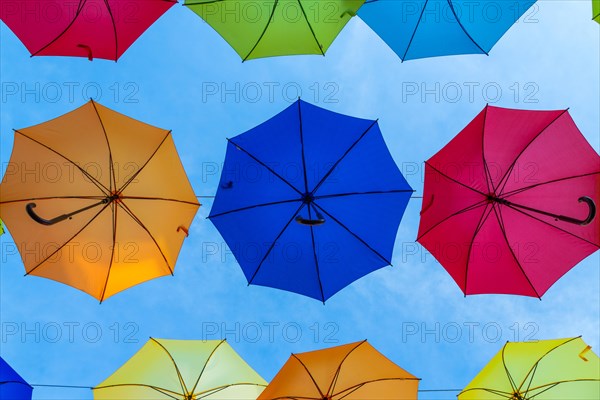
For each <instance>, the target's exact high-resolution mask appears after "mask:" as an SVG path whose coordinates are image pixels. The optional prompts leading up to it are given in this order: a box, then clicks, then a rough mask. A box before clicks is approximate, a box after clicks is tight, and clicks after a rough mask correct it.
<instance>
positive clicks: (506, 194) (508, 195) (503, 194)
mask: <svg viewBox="0 0 600 400" xmlns="http://www.w3.org/2000/svg"><path fill="white" fill-rule="evenodd" d="M598 174H600V171H595V172H588V173H586V174H580V175H572V176H566V177H564V178H557V179H552V180H550V181H545V182H540V183H536V184H533V185H530V186H526V187H522V188H520V189H515V190H511V191H510V192H505V193H502V198H504V199H506V198H508V197H510V196H513V195H515V194H519V193H521V192H525V191H527V190H530V189H534V188H536V187H538V186H543V185H549V184H551V183H556V182H562V181H567V180H570V179H578V178H586V177H588V176H592V175H598Z"/></svg>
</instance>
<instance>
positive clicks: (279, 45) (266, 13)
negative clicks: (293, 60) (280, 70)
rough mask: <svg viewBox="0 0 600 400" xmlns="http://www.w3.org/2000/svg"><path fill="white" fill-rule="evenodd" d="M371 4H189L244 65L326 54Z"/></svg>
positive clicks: (293, 0)
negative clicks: (260, 60)
mask: <svg viewBox="0 0 600 400" xmlns="http://www.w3.org/2000/svg"><path fill="white" fill-rule="evenodd" d="M364 2H365V0H329V1H315V0H265V1H260V2H254V1H247V0H223V1H214V0H186V1H185V3H184V5H186V6H188V7H189V8H190V10H192V11H194V12H195V13H196V14H198V15H199V16H200V17H202V19H204V20H205V21H206V22H207V23H208V24H209V25H210V26H212V27H213V29H214V30H216V31H217V32H218V33H219V34H220V35H221V36H222V37H223V38H224V39H225V40H226V41H227V42H228V43H229V44H230V45H231V47H233V49H234V50H235V51H236V53H238V54H239V56H240V57H241V58H242V60H243V61H246V60H250V59H254V58H263V57H273V56H284V55H292V54H320V55H325V52H326V51H327V49H328V48H329V46H330V45H331V43H332V42H333V40H334V39H335V38H336V36H337V35H338V34H339V33H340V31H341V30H342V29H343V28H344V26H345V25H346V24H347V23H348V21H349V20H350V18H352V17H353V16H354V15H355V13H356V11H357V10H358V9H359V7H360V6H361V5H362V4H363V3H364Z"/></svg>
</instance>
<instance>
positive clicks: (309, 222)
mask: <svg viewBox="0 0 600 400" xmlns="http://www.w3.org/2000/svg"><path fill="white" fill-rule="evenodd" d="M296 222H297V223H299V224H300V225H305V226H319V225H323V224H324V223H325V218H323V216H322V215H321V214H317V219H306V218H302V217H301V216H299V215H298V216H297V217H296Z"/></svg>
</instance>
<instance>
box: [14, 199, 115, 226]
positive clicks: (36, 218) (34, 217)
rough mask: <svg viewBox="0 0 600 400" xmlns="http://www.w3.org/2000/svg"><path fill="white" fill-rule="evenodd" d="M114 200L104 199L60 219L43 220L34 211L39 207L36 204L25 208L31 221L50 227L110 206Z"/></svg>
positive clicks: (30, 204) (29, 204)
mask: <svg viewBox="0 0 600 400" xmlns="http://www.w3.org/2000/svg"><path fill="white" fill-rule="evenodd" d="M112 200H113V199H111V198H110V197H107V198H105V199H102V200H101V201H99V202H98V203H95V204H92V205H89V206H87V207H83V208H81V209H79V210H76V211H73V212H72V213H68V214H63V215H59V216H58V217H55V218H52V219H45V218H42V217H40V216H39V215H37V214H36V213H35V211H33V209H34V208H35V207H37V204H35V203H28V204H27V205H26V206H25V211H27V214H28V215H29V216H30V217H31V219H32V220H34V221H35V222H37V223H38V224H41V225H46V226H50V225H54V224H58V223H59V222H62V221H64V220H66V219H71V217H72V216H73V215H76V214H79V213H80V212H84V211H86V210H89V209H90V208H94V207H96V206H99V205H101V204H108V203H109V202H110V201H112Z"/></svg>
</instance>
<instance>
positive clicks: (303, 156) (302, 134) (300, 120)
mask: <svg viewBox="0 0 600 400" xmlns="http://www.w3.org/2000/svg"><path fill="white" fill-rule="evenodd" d="M298 4H300V1H298ZM300 7H302V5H300ZM302 12H303V13H304V9H302ZM304 16H305V17H306V14H304ZM301 104H302V102H301V101H300V99H298V126H299V127H300V147H301V149H302V170H303V172H304V193H308V177H307V176H306V154H305V152H304V131H303V130H302V109H301V107H300V105H301ZM309 212H310V208H309Z"/></svg>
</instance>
